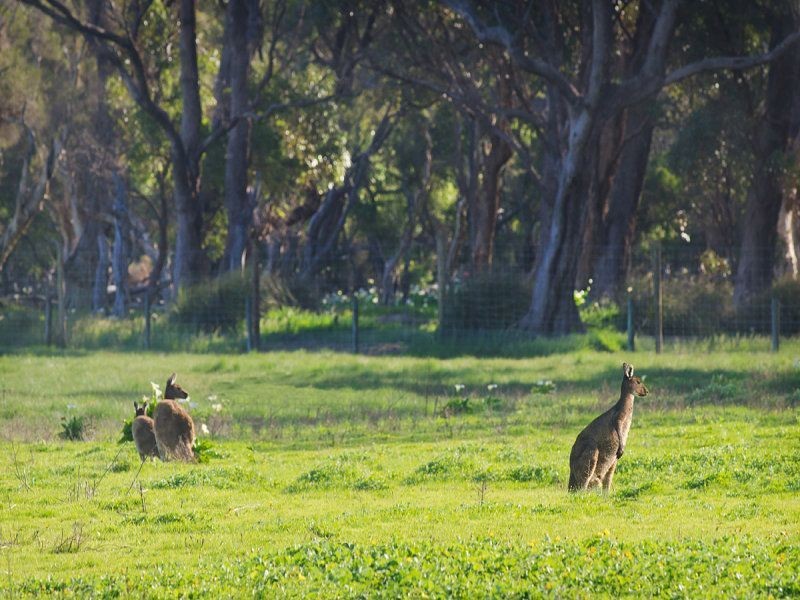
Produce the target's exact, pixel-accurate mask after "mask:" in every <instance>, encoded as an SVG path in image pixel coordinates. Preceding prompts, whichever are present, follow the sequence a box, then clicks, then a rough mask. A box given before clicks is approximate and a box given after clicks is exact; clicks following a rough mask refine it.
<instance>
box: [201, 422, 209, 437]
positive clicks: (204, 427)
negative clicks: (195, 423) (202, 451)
mask: <svg viewBox="0 0 800 600" xmlns="http://www.w3.org/2000/svg"><path fill="white" fill-rule="evenodd" d="M200 432H201V433H202V434H203V435H210V434H211V432H210V431H209V430H208V425H206V424H205V423H203V424H202V425H200Z"/></svg>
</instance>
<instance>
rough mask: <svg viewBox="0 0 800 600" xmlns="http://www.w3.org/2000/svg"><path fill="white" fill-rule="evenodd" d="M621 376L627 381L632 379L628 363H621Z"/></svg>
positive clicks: (631, 371) (630, 367)
mask: <svg viewBox="0 0 800 600" xmlns="http://www.w3.org/2000/svg"><path fill="white" fill-rule="evenodd" d="M622 374H623V375H624V376H625V377H626V378H627V379H630V378H631V377H633V365H629V364H628V363H622Z"/></svg>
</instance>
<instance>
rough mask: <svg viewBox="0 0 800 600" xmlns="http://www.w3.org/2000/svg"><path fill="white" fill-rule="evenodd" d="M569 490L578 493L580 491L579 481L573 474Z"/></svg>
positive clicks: (570, 475) (570, 478) (571, 474)
mask: <svg viewBox="0 0 800 600" xmlns="http://www.w3.org/2000/svg"><path fill="white" fill-rule="evenodd" d="M567 489H568V490H569V491H570V492H577V491H578V489H579V488H578V479H577V478H576V477H575V475H574V474H573V473H570V474H569V485H568V486H567Z"/></svg>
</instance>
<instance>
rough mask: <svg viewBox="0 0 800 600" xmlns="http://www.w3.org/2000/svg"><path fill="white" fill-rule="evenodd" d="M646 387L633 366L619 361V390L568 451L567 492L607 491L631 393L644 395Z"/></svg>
mask: <svg viewBox="0 0 800 600" xmlns="http://www.w3.org/2000/svg"><path fill="white" fill-rule="evenodd" d="M646 395H647V388H646V387H645V385H644V383H642V380H641V379H640V378H639V377H634V376H633V365H629V364H628V363H622V390H621V391H620V395H619V400H618V401H617V403H616V404H615V405H614V406H612V407H611V408H610V409H608V410H607V411H606V412H604V413H603V414H602V415H600V416H599V417H597V418H596V419H595V420H594V421H592V422H591V423H589V425H587V426H586V428H585V429H584V430H583V431H581V432H580V433H579V434H578V437H577V439H576V440H575V443H574V444H573V446H572V451H571V452H570V453H569V491H571V492H575V491H578V490H585V489H590V488H593V487H596V486H598V485H602V486H603V490H604V491H605V492H606V493H607V492H609V491H610V489H611V480H612V479H613V477H614V471H615V470H616V469H617V461H618V460H619V458H620V457H621V456H622V454H623V452H625V443H626V442H627V441H628V432H629V431H630V429H631V422H632V419H633V399H634V396H646Z"/></svg>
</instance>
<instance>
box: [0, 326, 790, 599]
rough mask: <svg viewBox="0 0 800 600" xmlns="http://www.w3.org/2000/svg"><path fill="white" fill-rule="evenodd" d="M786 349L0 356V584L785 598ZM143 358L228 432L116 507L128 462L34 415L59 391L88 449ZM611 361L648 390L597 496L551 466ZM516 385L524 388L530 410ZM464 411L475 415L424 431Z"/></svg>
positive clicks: (83, 590)
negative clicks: (444, 414) (90, 422)
mask: <svg viewBox="0 0 800 600" xmlns="http://www.w3.org/2000/svg"><path fill="white" fill-rule="evenodd" d="M798 352H799V350H798V343H797V341H796V340H795V341H792V340H790V341H788V342H787V344H786V345H785V346H784V347H783V349H782V350H781V352H779V353H777V354H772V353H769V352H767V351H753V350H752V348H751V349H748V350H747V351H741V352H731V353H722V352H719V351H708V350H707V349H706V348H703V349H701V350H699V351H692V350H690V349H682V350H681V352H679V353H673V352H670V351H667V352H664V353H662V354H661V355H659V356H658V358H654V356H653V355H652V353H650V352H643V353H640V354H637V355H635V356H631V355H630V354H608V353H606V352H596V351H592V350H590V349H586V348H584V349H582V350H581V351H579V352H575V353H571V354H567V355H562V354H557V355H551V356H548V357H543V358H525V359H486V358H481V359H475V358H454V359H447V360H436V359H431V358H410V357H402V356H400V357H398V356H388V357H380V356H378V357H375V356H350V355H347V354H336V353H314V354H309V353H307V352H296V353H281V352H273V353H269V354H266V353H265V354H257V355H256V354H253V355H224V356H219V355H216V356H204V355H197V354H177V353H173V354H169V355H168V356H167V355H159V354H152V353H148V354H136V353H119V354H111V353H98V354H93V353H80V354H79V353H72V354H47V355H32V354H17V355H4V356H0V381H2V396H3V398H4V399H5V400H6V401H5V402H4V403H3V404H2V405H0V425H1V426H2V427H4V428H10V427H13V431H14V435H16V436H26V437H25V438H23V439H29V440H31V441H29V442H26V441H15V442H14V443H13V444H12V443H11V442H9V441H0V453H2V455H3V456H6V457H8V464H9V467H10V468H7V469H0V489H2V490H4V494H5V497H6V504H5V507H6V510H4V511H2V512H0V533H2V537H3V539H5V540H11V541H12V543H13V546H11V548H10V549H11V550H12V552H11V554H10V555H9V556H10V559H11V560H10V561H8V564H7V570H9V571H10V573H11V575H10V577H8V578H7V581H6V583H5V584H4V585H5V586H6V588H8V590H5V588H4V591H9V592H10V594H11V595H12V596H13V597H26V596H39V597H41V596H43V595H55V596H59V595H61V596H81V597H83V596H86V597H90V596H104V595H108V596H115V595H116V596H123V597H125V596H129V595H142V596H147V597H151V596H155V597H162V596H163V597H172V596H176V595H193V594H194V595H207V596H210V597H219V596H223V597H224V596H231V595H234V596H239V595H248V594H253V593H255V594H256V595H262V596H271V595H289V596H291V595H303V594H307V593H308V590H309V589H312V588H313V590H314V593H316V594H318V595H320V596H322V597H336V596H370V595H371V596H375V595H378V596H380V595H385V596H388V597H397V596H416V595H423V594H427V595H430V596H456V597H461V596H468V597H475V596H478V597H481V596H494V595H502V596H521V597H522V596H524V595H525V594H533V593H538V594H540V595H545V596H546V595H552V594H559V595H563V596H565V597H571V596H579V597H580V596H581V595H584V594H588V593H591V594H593V595H598V596H603V595H606V594H609V595H610V594H614V595H617V596H627V595H641V594H645V595H654V596H660V595H663V594H665V593H666V591H669V590H675V595H679V596H680V595H681V593H679V592H682V593H685V594H691V595H696V596H703V595H712V596H717V595H722V596H731V595H732V596H737V595H748V594H749V595H753V596H760V595H764V596H767V595H769V594H773V595H775V596H780V595H781V594H783V595H790V594H792V593H796V584H795V579H796V572H797V570H798V568H800V553H798V549H797V544H796V543H795V542H794V540H795V538H796V537H797V534H798V529H797V526H796V523H798V522H800V500H799V499H798V495H797V492H798V490H800V455H798V451H797V448H796V444H795V443H794V442H795V440H796V439H797V435H798V428H800V421H798V419H797V415H796V411H795V410H792V409H787V408H786V407H787V406H789V403H790V402H791V400H792V399H793V398H794V397H795V396H796V391H797V389H798V388H800V376H799V375H798V369H797V367H796V366H795V357H796V356H797V355H798ZM167 360H168V362H169V366H170V369H169V371H171V370H175V371H177V372H178V373H179V377H180V380H181V381H182V382H183V383H184V384H185V385H186V387H187V389H189V390H190V391H191V392H192V396H193V398H195V402H197V403H198V404H199V405H200V406H199V407H198V409H197V410H198V411H201V409H202V408H203V407H205V405H206V404H207V403H210V404H214V403H218V402H223V403H224V407H225V408H224V411H225V413H228V412H230V413H231V415H232V417H233V421H234V424H235V426H234V427H233V428H232V429H231V431H230V432H229V433H228V434H227V435H220V436H219V437H216V438H215V440H214V447H213V448H214V449H215V450H216V451H217V452H218V453H219V456H218V457H215V458H214V460H213V462H212V463H211V464H202V463H200V464H186V463H179V462H167V463H162V462H159V461H153V462H151V461H147V462H146V463H145V464H144V465H143V467H142V470H141V473H140V474H139V476H138V477H139V479H138V482H139V483H141V488H139V486H138V485H135V486H134V487H133V488H132V489H131V491H130V493H129V492H128V490H129V489H130V488H131V480H132V478H133V475H134V472H135V471H136V470H138V467H139V460H138V457H137V456H136V455H135V452H134V450H133V448H132V447H130V446H122V447H119V446H117V445H115V444H112V443H109V442H108V441H102V442H81V443H69V444H66V443H61V442H60V441H56V440H52V439H46V440H42V438H41V436H40V435H39V433H38V430H37V429H36V425H37V423H39V422H40V421H42V419H43V416H45V417H46V416H47V415H53V414H59V413H58V411H60V410H62V406H63V400H64V398H76V399H79V402H80V406H81V407H82V412H83V414H87V415H91V416H92V418H93V419H95V420H96V421H95V422H96V424H97V429H98V432H99V433H101V434H102V435H98V436H97V438H98V439H104V440H108V439H109V436H108V435H107V434H108V433H112V432H116V431H117V430H118V427H119V420H120V417H121V416H122V415H123V414H127V413H129V411H130V409H131V407H130V399H129V398H130V396H131V395H132V394H134V391H135V390H136V389H137V388H139V387H140V386H141V382H142V381H148V380H149V379H152V378H154V377H156V375H154V374H153V369H154V368H155V369H156V370H157V371H159V373H158V374H159V375H160V374H161V373H160V369H161V368H162V367H161V366H159V365H162V366H163V364H164V363H165V361H167ZM623 360H629V361H631V360H632V361H633V362H634V363H635V364H636V371H637V373H641V374H643V375H647V384H648V387H650V390H651V394H650V395H649V396H648V397H647V398H642V399H637V405H636V410H635V414H634V423H633V427H632V429H631V437H630V438H629V442H628V447H627V450H626V453H625V455H624V456H623V458H622V459H621V460H620V463H619V466H618V469H617V473H616V476H615V480H614V488H613V490H612V493H611V494H610V495H609V496H603V495H601V494H597V493H586V494H568V493H567V492H566V489H565V488H566V478H567V476H568V466H567V462H568V453H569V448H570V446H571V444H572V443H573V442H574V440H575V435H576V434H577V432H578V431H580V429H581V428H582V427H584V426H585V425H586V424H587V423H588V422H589V421H590V420H591V419H592V418H594V417H595V416H596V415H597V414H598V413H599V411H601V410H604V409H605V407H607V406H610V405H611V404H612V403H613V402H614V401H615V400H616V395H617V386H618V382H619V376H620V372H619V371H620V365H621V362H622V361H623ZM43 365H46V368H44V367H43ZM154 365H155V366H154ZM34 370H35V372H36V380H37V385H36V388H35V390H33V393H32V390H31V387H30V385H29V381H30V376H31V373H32V372H34ZM539 380H541V381H542V385H541V386H537V387H539V388H540V389H541V391H543V392H545V391H546V392H547V393H536V394H531V393H530V391H531V390H532V389H533V388H534V386H536V385H537V382H538V381H539ZM487 381H491V382H493V383H491V384H488V385H487V383H486V382H487ZM456 384H458V385H460V386H464V387H463V388H461V389H459V390H456V389H455V385H456ZM493 386H496V387H493ZM454 391H455V394H454ZM468 393H469V394H470V396H469V398H470V404H471V405H473V406H474V407H475V409H476V410H475V412H473V413H463V414H459V415H458V416H454V417H452V418H450V419H448V420H447V422H445V421H444V420H443V419H442V418H440V417H439V412H440V408H441V407H442V406H443V404H445V403H446V402H447V401H449V400H452V399H453V398H461V397H463V396H464V395H465V394H468ZM693 393H696V395H697V396H698V399H697V400H696V401H695V402H694V404H693V405H692V406H691V407H688V406H687V405H688V402H687V397H688V396H690V395H692V394H693ZM699 396H702V397H699ZM715 398H719V399H718V400H717V399H715ZM489 399H497V400H499V401H502V403H503V406H504V407H506V408H504V410H502V411H495V410H489V406H490V405H492V404H493V402H494V401H493V400H492V401H489ZM123 411H124V412H123ZM256 422H259V423H261V426H260V428H256V427H255V426H252V427H251V424H255V423H256ZM51 433H52V432H51ZM203 443H204V441H203V440H202V439H201V440H198V446H202V444H203ZM26 482H27V485H28V487H26ZM87 515H91V519H88V518H87ZM3 519H5V521H4V520H3ZM520 523H524V524H525V526H524V527H520ZM74 524H77V525H74ZM26 532H30V533H26ZM265 536H268V537H269V540H270V543H269V547H268V548H267V549H266V550H264V547H265V546H264V539H265ZM65 553H66V554H65ZM150 555H157V556H162V557H164V558H163V560H162V561H161V562H160V563H159V569H157V570H153V569H149V568H141V565H140V563H141V557H143V556H150ZM198 556H200V557H201V558H200V559H198ZM66 558H68V559H69V560H68V561H66ZM108 564H114V565H115V569H113V570H112V571H109V569H108ZM736 573H739V574H740V575H741V578H738V579H737V577H736ZM576 577H580V580H576ZM676 578H677V579H676ZM676 581H677V582H678V583H679V584H680V585H683V586H684V589H683V590H678V588H677V585H678V583H676ZM733 586H735V587H733ZM793 586H795V587H793Z"/></svg>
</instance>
